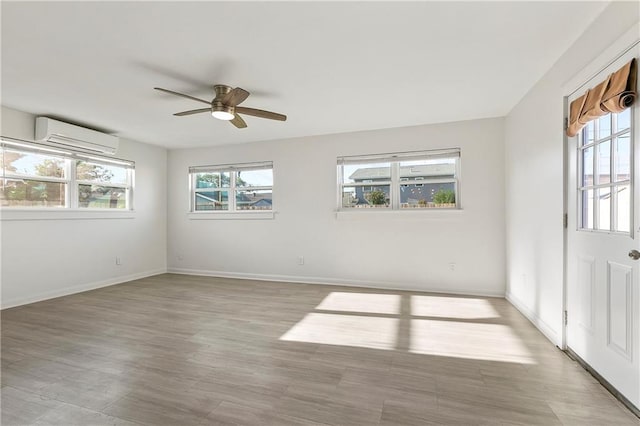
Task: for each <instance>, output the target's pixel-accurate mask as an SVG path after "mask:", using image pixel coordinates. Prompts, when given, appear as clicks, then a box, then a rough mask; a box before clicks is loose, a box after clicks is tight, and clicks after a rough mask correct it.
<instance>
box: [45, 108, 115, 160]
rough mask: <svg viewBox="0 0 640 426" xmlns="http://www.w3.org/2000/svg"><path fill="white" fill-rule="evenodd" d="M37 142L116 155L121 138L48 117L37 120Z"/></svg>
mask: <svg viewBox="0 0 640 426" xmlns="http://www.w3.org/2000/svg"><path fill="white" fill-rule="evenodd" d="M36 140H38V141H46V142H50V143H54V144H58V145H64V146H67V147H71V148H78V149H81V150H84V151H91V152H98V153H101V154H111V155H113V154H115V153H116V150H117V149H118V142H119V138H118V137H117V136H112V135H107V134H106V133H101V132H98V131H95V130H90V129H85V128H84V127H80V126H76V125H73V124H69V123H64V122H62V121H58V120H53V119H51V118H47V117H38V118H36Z"/></svg>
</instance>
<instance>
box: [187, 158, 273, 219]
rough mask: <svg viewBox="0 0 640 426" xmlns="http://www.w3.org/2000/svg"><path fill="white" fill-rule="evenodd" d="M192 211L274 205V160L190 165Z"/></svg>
mask: <svg viewBox="0 0 640 426" xmlns="http://www.w3.org/2000/svg"><path fill="white" fill-rule="evenodd" d="M189 176H190V182H191V211H192V212H207V211H208V212H215V211H222V212H225V211H226V212H243V211H255V210H261V211H265V210H272V209H273V205H272V204H273V163H272V162H264V163H245V164H226V165H217V166H196V167H190V168H189Z"/></svg>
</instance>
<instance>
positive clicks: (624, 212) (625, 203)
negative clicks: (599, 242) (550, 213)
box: [578, 108, 634, 233]
mask: <svg viewBox="0 0 640 426" xmlns="http://www.w3.org/2000/svg"><path fill="white" fill-rule="evenodd" d="M633 113H634V110H633V109H631V108H627V109H625V110H624V111H622V112H620V113H618V114H613V113H612V114H607V115H604V116H602V117H600V118H598V119H597V120H592V121H590V122H589V123H588V124H587V125H586V126H585V127H584V128H583V129H582V131H581V132H580V143H579V147H578V162H579V166H578V202H579V206H580V208H579V214H580V218H579V221H578V223H579V224H580V229H582V230H589V231H606V232H623V233H629V232H631V193H632V191H631V159H632V158H633V155H632V152H631V146H632V143H631V135H632V131H631V122H632V121H633V120H631V117H632V114H633Z"/></svg>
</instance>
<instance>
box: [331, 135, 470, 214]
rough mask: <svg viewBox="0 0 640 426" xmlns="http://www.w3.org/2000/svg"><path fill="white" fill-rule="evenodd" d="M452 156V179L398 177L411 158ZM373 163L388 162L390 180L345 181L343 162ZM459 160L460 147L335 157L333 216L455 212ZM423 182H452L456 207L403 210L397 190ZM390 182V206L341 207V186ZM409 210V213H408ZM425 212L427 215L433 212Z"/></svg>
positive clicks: (458, 188) (460, 208)
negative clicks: (455, 157) (453, 167)
mask: <svg viewBox="0 0 640 426" xmlns="http://www.w3.org/2000/svg"><path fill="white" fill-rule="evenodd" d="M453 156H457V157H458V160H457V161H456V167H455V175H454V177H453V178H450V179H449V178H444V179H443V178H439V179H433V180H431V179H429V180H425V179H410V178H406V179H407V180H403V179H405V178H401V177H400V163H401V162H403V161H411V160H423V159H437V158H450V157H453ZM374 162H389V163H391V176H390V179H387V180H380V181H376V182H373V183H371V182H366V183H365V182H364V181H363V182H354V183H344V177H343V170H344V168H343V167H344V165H347V164H359V163H362V164H367V163H374ZM460 162H461V149H460V148H450V149H438V150H427V151H411V152H398V153H388V154H373V155H357V156H343V157H338V159H337V165H338V167H337V169H338V173H337V177H338V192H337V208H336V211H335V212H336V217H338V218H340V217H350V216H344V214H347V215H353V214H365V215H370V214H372V213H373V212H376V213H381V214H386V213H399V212H402V213H401V214H403V215H406V214H415V213H417V214H424V213H425V212H432V213H433V212H441V213H442V212H449V213H450V212H454V211H460V210H462V204H461V201H460V199H461V197H460ZM424 183H453V184H454V187H455V189H454V191H455V196H456V197H455V198H456V203H455V204H456V206H455V207H442V208H417V209H403V208H401V206H400V204H401V203H400V194H399V189H400V187H401V186H403V185H411V184H423V185H424ZM386 185H389V199H390V203H389V206H386V207H377V208H363V209H356V208H348V207H347V208H345V207H343V206H342V197H343V194H344V188H356V187H362V186H386ZM409 212H411V213H409ZM432 213H428V214H432Z"/></svg>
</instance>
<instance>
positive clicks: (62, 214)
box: [0, 208, 136, 221]
mask: <svg viewBox="0 0 640 426" xmlns="http://www.w3.org/2000/svg"><path fill="white" fill-rule="evenodd" d="M135 217H136V213H135V211H133V210H125V211H111V210H70V209H7V208H5V209H0V220H2V221H10V220H13V221H18V220H92V219H134V218H135Z"/></svg>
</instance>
